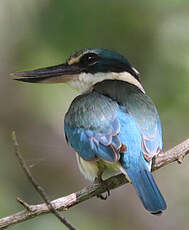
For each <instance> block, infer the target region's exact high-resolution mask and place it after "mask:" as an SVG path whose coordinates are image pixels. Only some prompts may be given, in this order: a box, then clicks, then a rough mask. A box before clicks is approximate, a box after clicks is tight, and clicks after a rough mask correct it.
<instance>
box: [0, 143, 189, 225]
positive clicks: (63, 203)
mask: <svg viewBox="0 0 189 230" xmlns="http://www.w3.org/2000/svg"><path fill="white" fill-rule="evenodd" d="M187 154H189V139H187V140H185V141H184V142H182V143H180V144H178V145H177V146H175V147H174V148H172V149H170V150H168V151H167V152H165V153H160V154H159V155H158V157H157V158H156V159H155V160H154V162H153V171H154V170H157V169H159V168H161V167H164V166H166V165H168V164H170V163H172V162H174V161H178V160H179V159H181V158H182V159H183V158H184V156H186V155H187ZM180 157H181V158H180ZM126 183H128V180H127V179H126V178H125V176H124V175H123V174H120V175H117V176H113V177H111V178H109V179H107V180H105V181H104V183H103V184H93V185H90V186H88V187H85V188H83V189H82V190H80V191H78V192H76V193H72V194H70V195H68V196H65V197H61V198H58V199H56V200H53V201H51V203H52V205H53V207H54V208H55V209H56V210H58V211H66V210H68V209H69V208H70V207H73V206H75V205H78V204H79V203H81V202H84V201H85V200H88V199H91V198H92V197H94V196H96V195H98V194H101V193H103V192H105V191H106V190H107V188H108V189H109V190H112V189H115V188H117V187H119V186H121V185H124V184H126ZM30 210H32V211H28V210H26V209H25V210H23V211H21V212H18V213H15V214H13V215H11V216H7V217H5V218H2V219H0V229H3V228H7V227H9V226H11V225H14V224H17V223H21V222H24V221H26V220H29V219H31V218H35V217H37V216H39V215H43V214H48V213H49V212H50V210H49V208H48V207H47V205H46V203H43V204H37V205H30Z"/></svg>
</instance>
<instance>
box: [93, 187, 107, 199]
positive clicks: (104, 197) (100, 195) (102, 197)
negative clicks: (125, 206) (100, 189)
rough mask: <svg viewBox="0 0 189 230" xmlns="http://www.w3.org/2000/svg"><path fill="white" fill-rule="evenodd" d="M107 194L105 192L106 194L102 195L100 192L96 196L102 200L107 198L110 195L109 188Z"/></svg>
mask: <svg viewBox="0 0 189 230" xmlns="http://www.w3.org/2000/svg"><path fill="white" fill-rule="evenodd" d="M106 192H107V194H105V195H104V196H103V195H102V194H99V195H97V196H96V197H97V198H100V199H101V200H107V198H108V197H109V196H110V190H109V189H107V191H106Z"/></svg>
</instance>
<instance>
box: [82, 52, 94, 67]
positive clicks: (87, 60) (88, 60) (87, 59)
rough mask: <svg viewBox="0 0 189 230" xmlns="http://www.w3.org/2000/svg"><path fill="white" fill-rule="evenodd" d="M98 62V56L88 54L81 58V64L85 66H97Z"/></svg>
mask: <svg viewBox="0 0 189 230" xmlns="http://www.w3.org/2000/svg"><path fill="white" fill-rule="evenodd" d="M97 60H98V56H97V55H96V54H94V53H88V54H85V55H84V56H83V57H82V58H81V60H80V63H81V64H83V65H92V64H95V63H96V62H97Z"/></svg>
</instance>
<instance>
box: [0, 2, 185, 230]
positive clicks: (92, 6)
mask: <svg viewBox="0 0 189 230" xmlns="http://www.w3.org/2000/svg"><path fill="white" fill-rule="evenodd" d="M0 28H1V29H0V78H1V84H0V103H1V112H0V145H1V154H0V181H1V188H0V217H5V216H7V215H10V214H13V213H14V212H17V211H19V210H21V209H22V207H21V206H19V204H18V203H17V202H16V197H17V196H19V197H21V198H22V199H24V200H26V201H27V202H29V203H32V204H35V203H38V202H40V201H41V200H40V198H39V195H38V194H37V193H36V192H35V191H34V189H33V187H32V186H31V184H30V183H29V182H28V181H27V179H26V177H25V175H24V173H23V172H22V170H21V169H20V167H19V165H18V162H17V159H16V158H15V156H14V153H13V146H12V143H11V131H12V130H15V131H16V133H17V137H18V140H19V143H20V147H21V150H22V153H23V155H24V158H25V159H26V161H27V163H28V165H29V166H30V168H31V171H32V173H33V175H34V176H35V178H36V179H37V180H38V181H39V182H40V184H41V185H42V186H44V187H45V189H46V191H47V192H48V194H49V196H50V198H51V199H55V198H58V197H61V196H64V195H67V194H69V193H72V192H74V191H77V190H79V189H81V188H83V187H84V186H86V185H88V184H89V182H88V181H86V180H85V179H84V178H83V176H82V175H80V173H79V170H78V168H77V165H76V159H75V154H74V152H73V151H72V150H71V149H70V148H69V147H68V146H67V144H66V143H65V140H64V136H63V116H64V114H65V112H66V110H67V108H68V106H69V104H70V102H71V100H72V99H73V97H74V96H75V95H76V94H77V92H76V91H74V90H73V89H72V88H70V87H68V86H66V85H62V84H58V85H48V84H46V85H45V84H41V85H32V84H24V83H20V82H15V81H12V80H11V78H10V77H9V76H8V73H10V72H15V71H23V70H29V69H32V68H39V67H44V66H49V65H56V64H60V63H63V62H64V61H65V59H66V58H67V57H68V56H69V55H71V54H72V53H73V52H75V51H77V50H79V49H82V48H84V47H104V48H111V49H114V50H116V51H119V52H120V53H122V54H124V55H125V56H126V57H127V58H128V59H129V60H130V62H131V63H133V65H134V66H135V67H136V68H137V69H138V70H139V71H140V73H141V76H142V81H143V84H144V87H145V89H146V91H147V93H148V94H149V95H150V96H151V97H152V99H153V100H154V102H155V103H156V105H157V107H158V110H159V113H160V117H161V120H162V125H163V131H164V146H165V147H164V148H165V149H168V148H170V147H172V146H174V145H176V144H178V143H179V142H181V141H182V140H184V139H186V138H188V137H189V106H188V104H189V2H188V0H172V1H170V0H158V1H150V0H149V1H147V0H143V1H136V0H133V1H124V0H117V1H115V0H114V1H113V0H109V1H108V0H96V1H94V0H93V1H92V0H88V1H87V0H81V1H76V0H75V1H74V0H73V1H65V0H56V1H52V0H40V1H39V0H32V1H31V0H14V1H13V0H1V1H0ZM188 164H189V158H186V159H185V160H184V163H183V164H182V165H181V166H180V165H178V164H176V163H175V164H172V165H169V166H168V167H165V168H163V169H161V170H159V171H157V172H155V173H154V174H155V177H156V181H157V183H158V185H159V187H160V189H161V191H162V193H163V194H164V196H165V199H166V201H167V204H168V210H167V211H166V212H165V213H164V214H163V215H162V216H161V217H155V216H152V215H150V214H148V213H147V212H146V211H145V210H144V208H143V207H142V205H141V203H140V201H139V199H138V198H137V196H136V194H135V191H134V189H133V187H132V186H131V185H127V186H122V187H121V188H118V189H116V190H114V191H112V193H111V197H110V198H109V199H108V200H107V201H101V200H100V199H97V198H93V199H91V200H88V201H86V202H84V203H82V204H80V205H78V206H76V207H74V208H71V209H70V210H68V211H67V212H66V213H64V215H65V216H66V217H67V218H68V219H69V220H70V221H71V222H72V223H73V224H74V225H75V226H76V227H78V229H80V230H81V229H82V230H88V229H90V230H93V229H94V230H95V229H103V230H113V229H119V230H125V229H133V230H135V229H136V230H137V229H146V230H150V229H153V230H157V229H166V230H167V229H171V230H174V229H175V230H176V229H180V230H181V229H189V219H188V217H189V177H188V170H189V165H188ZM26 228H27V229H28V230H34V229H35V230H36V229H46V230H50V229H57V230H58V229H65V227H64V226H63V225H62V224H60V223H59V222H58V221H57V220H56V218H55V217H54V216H52V215H48V216H47V215H46V216H41V217H38V218H35V219H33V220H30V221H27V222H24V223H21V224H18V225H16V226H13V227H12V229H15V230H22V229H26Z"/></svg>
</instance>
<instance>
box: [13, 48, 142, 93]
mask: <svg viewBox="0 0 189 230" xmlns="http://www.w3.org/2000/svg"><path fill="white" fill-rule="evenodd" d="M11 75H12V76H14V77H16V78H15V80H18V81H23V82H30V83H59V82H63V83H65V82H69V83H71V84H72V85H73V86H74V87H76V88H80V89H82V90H87V89H90V88H91V87H92V86H93V85H94V84H96V83H97V82H101V81H104V80H108V79H112V80H114V79H115V80H121V81H126V82H129V83H130V84H134V85H136V86H137V87H138V88H140V89H141V90H142V91H143V88H142V85H141V83H140V78H139V73H138V71H137V70H136V69H135V68H134V67H133V66H132V65H131V64H130V63H129V62H128V60H127V59H126V58H125V57H124V56H122V55H120V54H119V53H117V52H115V51H112V50H108V49H100V48H94V49H84V50H81V51H78V52H76V53H75V54H73V55H72V56H71V57H70V58H69V59H68V60H67V61H66V63H64V64H61V65H56V66H52V67H47V68H41V69H36V70H31V71H26V72H20V73H13V74H11Z"/></svg>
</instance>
